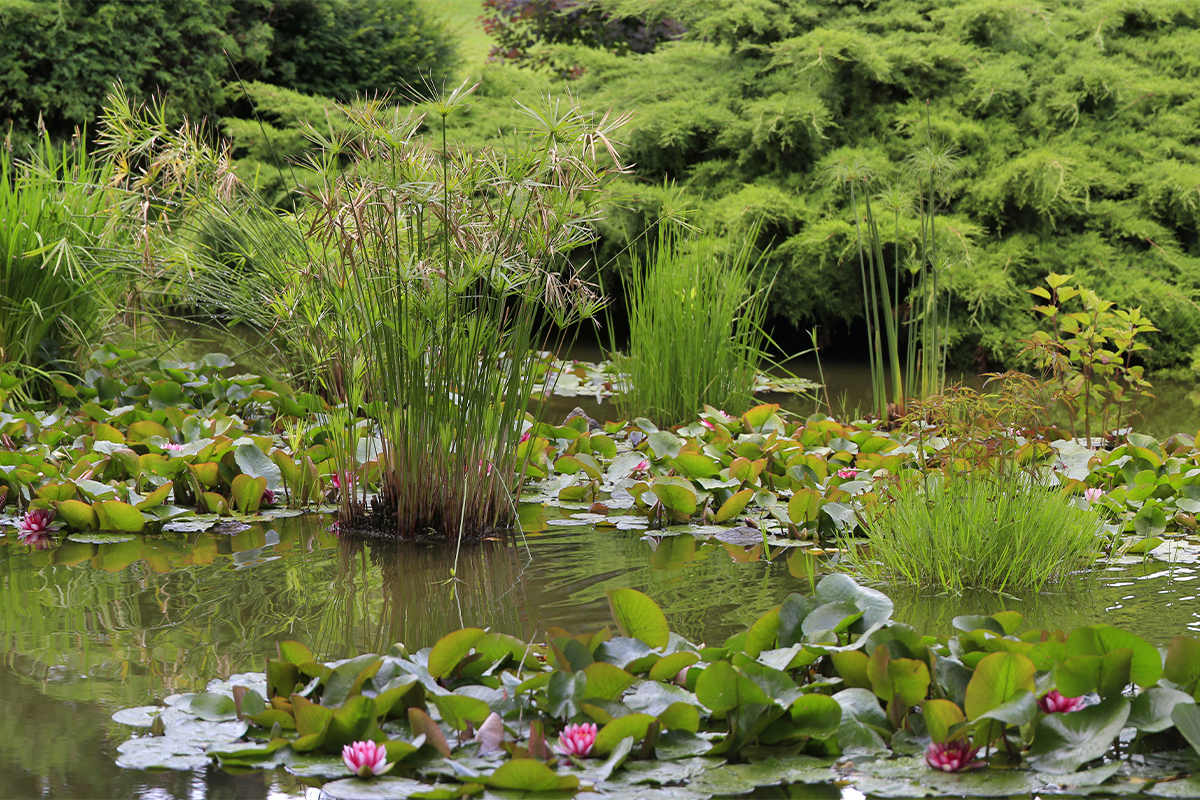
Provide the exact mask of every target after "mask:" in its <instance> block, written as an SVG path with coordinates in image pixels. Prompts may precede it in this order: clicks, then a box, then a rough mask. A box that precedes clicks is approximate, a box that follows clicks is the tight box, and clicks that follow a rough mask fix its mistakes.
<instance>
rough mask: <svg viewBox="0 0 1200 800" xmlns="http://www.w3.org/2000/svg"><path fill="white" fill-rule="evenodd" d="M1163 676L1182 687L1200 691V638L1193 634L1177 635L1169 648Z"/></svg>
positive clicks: (1195, 691)
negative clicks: (1193, 636) (1194, 636)
mask: <svg viewBox="0 0 1200 800" xmlns="http://www.w3.org/2000/svg"><path fill="white" fill-rule="evenodd" d="M1163 677H1164V678H1166V679H1167V680H1169V681H1171V682H1172V683H1174V684H1176V685H1177V686H1179V687H1180V688H1182V689H1184V690H1186V691H1189V692H1192V693H1193V694H1192V696H1193V697H1195V696H1196V693H1198V692H1200V640H1198V639H1194V638H1192V637H1191V636H1176V637H1175V638H1174V639H1172V640H1171V645H1170V647H1168V648H1167V658H1166V662H1165V663H1164V664H1163Z"/></svg>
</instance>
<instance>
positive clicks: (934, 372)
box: [826, 134, 958, 420]
mask: <svg viewBox="0 0 1200 800" xmlns="http://www.w3.org/2000/svg"><path fill="white" fill-rule="evenodd" d="M907 166H908V170H907V173H908V174H907V176H906V177H905V178H904V179H903V180H902V181H901V182H897V183H893V184H890V185H885V186H881V185H880V182H879V180H878V178H877V176H876V174H875V172H874V171H873V170H872V169H871V166H870V165H869V164H868V163H867V162H866V161H865V160H864V159H862V158H858V157H854V158H847V159H843V160H840V161H837V162H834V163H833V164H831V165H830V166H829V168H828V169H827V170H826V180H827V182H828V183H829V184H831V185H833V186H843V187H845V188H847V189H848V191H849V195H850V208H851V212H852V213H853V214H854V235H855V244H856V253H857V256H858V265H859V273H860V279H861V281H862V287H863V315H864V318H865V320H866V324H867V339H868V342H869V348H870V350H869V363H870V367H871V387H872V395H873V404H874V412H875V414H876V415H877V416H878V417H879V418H880V419H885V420H886V419H889V418H898V417H903V416H904V414H905V413H906V407H907V403H908V400H909V399H911V398H917V399H919V398H922V397H928V396H930V395H933V394H937V393H938V392H940V391H941V390H942V389H943V388H944V387H945V377H946V352H947V350H946V331H945V329H946V327H947V324H948V323H947V322H946V321H943V318H942V315H943V305H944V313H945V319H946V320H948V319H949V313H950V306H949V298H948V296H945V292H944V291H943V287H941V286H940V285H939V283H940V276H941V275H942V274H943V273H944V272H945V271H946V269H947V267H948V262H947V261H946V260H945V259H944V258H943V257H942V256H941V255H940V254H939V252H938V249H937V226H936V219H937V215H938V212H939V211H940V210H941V208H942V207H943V206H944V204H945V198H946V194H947V191H948V189H947V182H948V181H949V179H950V178H952V177H953V176H954V174H955V173H956V172H957V170H958V156H957V151H956V148H955V147H954V146H953V145H951V144H949V143H946V142H942V141H937V140H935V139H934V138H933V136H932V134H930V135H929V138H928V141H927V143H926V144H925V146H924V147H922V148H920V149H919V150H918V151H916V152H915V153H913V154H912V155H911V156H910V157H909V158H908V160H907ZM873 193H874V194H873ZM872 197H874V201H875V204H876V205H875V206H872ZM877 207H880V208H882V210H883V211H885V212H886V211H891V212H892V215H893V219H892V222H893V226H894V231H893V239H892V241H893V248H892V275H891V280H890V282H889V277H888V271H887V263H886V260H885V258H884V240H883V237H882V235H881V234H880V229H879V219H878V214H877V212H876V208H877ZM914 208H915V210H916V212H917V223H918V231H919V236H918V242H917V246H916V248H915V253H913V254H911V255H909V256H902V254H901V241H902V239H903V238H904V234H903V233H902V226H901V220H902V218H904V217H907V216H908V214H909V213H911V211H912V210H913V209H914ZM902 263H903V264H904V265H905V267H906V271H907V272H908V273H909V276H908V280H907V282H908V285H909V291H908V295H907V298H906V299H905V300H903V301H902V300H901V297H902V292H903V289H902V281H901V275H902V273H901V271H900V266H901V264H902ZM893 293H894V296H895V300H894V301H893ZM902 334H903V338H904V340H905V341H904V351H905V359H904V362H903V366H902V365H901V358H900V351H901V338H902Z"/></svg>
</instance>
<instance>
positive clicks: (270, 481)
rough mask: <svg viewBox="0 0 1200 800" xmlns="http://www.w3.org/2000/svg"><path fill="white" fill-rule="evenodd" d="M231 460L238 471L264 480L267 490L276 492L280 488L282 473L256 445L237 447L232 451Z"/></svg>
mask: <svg viewBox="0 0 1200 800" xmlns="http://www.w3.org/2000/svg"><path fill="white" fill-rule="evenodd" d="M233 460H234V462H236V463H237V465H238V469H240V470H241V471H242V472H243V473H244V474H246V475H249V476H250V477H251V478H264V479H265V480H266V482H267V488H268V489H270V490H271V491H277V490H278V489H279V488H280V487H281V485H282V484H281V483H280V480H281V478H282V473H280V471H279V465H278V464H276V463H275V462H274V461H272V460H271V459H270V458H269V457H268V456H267V454H266V453H264V452H263V451H262V450H261V449H260V448H259V446H258V445H256V444H243V445H238V447H237V449H235V450H234V451H233Z"/></svg>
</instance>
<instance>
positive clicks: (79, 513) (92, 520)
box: [58, 500, 100, 531]
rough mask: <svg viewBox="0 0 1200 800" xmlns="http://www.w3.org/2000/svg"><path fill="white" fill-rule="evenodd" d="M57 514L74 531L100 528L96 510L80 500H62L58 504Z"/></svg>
mask: <svg viewBox="0 0 1200 800" xmlns="http://www.w3.org/2000/svg"><path fill="white" fill-rule="evenodd" d="M58 515H59V516H60V517H62V519H63V521H65V522H66V523H67V525H69V526H70V527H71V530H75V531H94V530H98V529H99V528H100V518H99V516H98V515H97V514H96V510H95V509H94V508H92V507H91V506H90V505H88V504H87V503H85V502H83V501H81V500H63V501H62V502H61V503H59V504H58Z"/></svg>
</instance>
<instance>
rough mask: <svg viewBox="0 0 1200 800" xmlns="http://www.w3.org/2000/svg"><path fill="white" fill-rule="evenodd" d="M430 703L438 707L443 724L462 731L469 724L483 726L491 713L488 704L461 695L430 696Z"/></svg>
mask: <svg viewBox="0 0 1200 800" xmlns="http://www.w3.org/2000/svg"><path fill="white" fill-rule="evenodd" d="M429 701H430V702H431V703H433V704H434V705H435V706H437V709H438V711H439V712H441V715H442V721H443V722H445V723H446V724H447V725H449V726H450V727H451V728H454V729H455V730H460V731H461V730H463V729H465V728H466V727H467V723H468V722H470V723H471V724H472V725H476V726H478V725H482V724H483V721H484V720H485V719H487V718H488V714H490V713H491V709H489V708H488V704H487V703H485V702H483V701H482V700H478V699H476V698H474V697H466V696H464V695H459V694H442V695H437V694H435V695H432V696H430V698H429Z"/></svg>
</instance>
